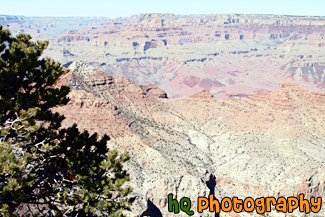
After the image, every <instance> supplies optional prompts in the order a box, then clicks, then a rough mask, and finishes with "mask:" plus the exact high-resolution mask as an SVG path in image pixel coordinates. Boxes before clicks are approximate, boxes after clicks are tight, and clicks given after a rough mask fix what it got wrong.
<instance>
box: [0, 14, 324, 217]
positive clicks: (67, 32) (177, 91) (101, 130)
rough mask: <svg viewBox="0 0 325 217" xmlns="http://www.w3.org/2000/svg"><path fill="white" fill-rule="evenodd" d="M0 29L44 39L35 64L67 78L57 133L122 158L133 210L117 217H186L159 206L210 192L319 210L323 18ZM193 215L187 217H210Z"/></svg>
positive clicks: (146, 17)
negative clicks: (103, 146) (103, 140)
mask: <svg viewBox="0 0 325 217" xmlns="http://www.w3.org/2000/svg"><path fill="white" fill-rule="evenodd" d="M0 24H2V25H4V26H7V27H8V28H9V29H10V30H11V31H12V32H13V34H17V33H18V32H27V33H29V34H31V35H32V37H33V40H49V42H50V45H49V47H48V49H47V50H46V51H45V53H44V56H49V57H51V58H54V59H55V60H58V61H60V62H61V63H62V64H63V65H64V66H65V67H67V68H69V70H70V72H69V73H67V74H65V75H64V76H62V77H61V79H60V80H59V82H58V83H57V85H58V86H60V85H69V86H70V87H71V92H70V94H69V98H70V99H71V100H70V102H69V103H68V104H67V105H66V106H64V107H60V108H57V109H56V111H57V112H59V113H61V114H64V116H65V117H66V119H65V120H64V122H63V127H68V126H71V125H72V124H73V123H77V125H78V128H80V129H81V130H88V131H89V132H91V133H98V134H99V135H100V136H102V135H104V134H108V135H110V137H111V140H110V142H109V144H108V145H109V147H110V148H112V149H113V148H116V149H118V150H119V151H121V152H123V151H126V152H128V153H129V155H130V157H131V159H130V161H129V162H128V163H127V165H126V168H127V170H128V171H129V173H130V176H131V183H130V184H131V185H132V186H133V187H134V192H133V195H134V196H135V197H136V200H135V203H134V205H133V207H132V211H131V212H128V213H127V216H140V215H141V213H145V212H149V211H148V209H149V207H150V206H154V207H155V208H156V209H158V210H160V212H161V213H162V215H163V216H187V215H186V214H184V213H180V214H177V215H173V214H172V213H169V212H168V208H167V195H168V194H170V193H172V194H173V195H174V197H176V198H177V199H180V198H182V197H184V196H185V197H188V198H190V199H191V201H193V202H195V201H196V200H197V197H198V196H205V197H206V196H207V195H208V194H209V193H211V191H213V192H214V195H215V197H216V198H218V199H222V198H224V197H233V196H237V197H239V198H245V197H253V198H258V197H267V196H274V197H279V196H297V195H299V194H300V193H303V194H305V196H306V197H307V198H310V197H322V198H323V207H324V205H325V204H324V203H325V201H324V198H325V157H324V156H325V127H324V126H325V124H324V123H325V93H324V90H325V49H324V46H325V40H324V35H325V18H324V17H303V16H301V17H293V16H280V15H238V14H229V15H226V14H224V15H193V16H179V15H174V14H141V15H136V16H132V17H126V18H116V19H108V18H104V17H103V18H100V17H98V18H91V17H90V18H77V17H74V18H51V17H48V18H37V17H19V16H0ZM211 182H212V183H214V184H211ZM211 186H213V187H211ZM196 208H197V207H196V204H195V203H194V204H193V205H192V210H194V211H195V215H194V216H215V215H214V214H213V213H208V212H204V213H203V214H200V215H199V214H198V213H197V212H196ZM267 215H268V216H294V217H296V216H301V214H300V213H292V214H288V215H285V214H283V213H277V212H272V213H268V214H267ZM318 215H319V216H324V215H325V211H324V208H322V210H321V212H320V213H319V214H318ZM221 216H222V217H238V216H240V217H241V216H242V217H244V216H259V215H258V214H256V213H255V212H253V213H239V214H237V213H232V212H230V213H221Z"/></svg>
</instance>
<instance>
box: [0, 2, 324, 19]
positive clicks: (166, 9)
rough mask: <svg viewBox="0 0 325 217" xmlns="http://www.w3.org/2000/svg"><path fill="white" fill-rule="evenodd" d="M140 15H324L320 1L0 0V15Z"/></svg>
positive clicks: (110, 16)
mask: <svg viewBox="0 0 325 217" xmlns="http://www.w3.org/2000/svg"><path fill="white" fill-rule="evenodd" d="M143 13H153V14H156V13H158V14H168V13H171V14H175V15H178V16H188V15H208V14H244V15H249V14H252V15H253V14H254V15H255V14H256V15H277V16H312V17H323V16H325V1H324V0H309V1H306V0H273V1H260V0H246V1H242V0H228V1H225V0H198V1H197V0H187V1H185V0H178V1H176V0H164V1H162V0H156V1H149V0H118V1H116V0H92V1H86V0H79V1H77V0H56V1H55V2H54V1H51V0H42V1H41V0H29V1H26V0H0V14H1V15H10V16H25V17H107V18H111V19H114V18H119V17H130V16H133V15H139V14H143Z"/></svg>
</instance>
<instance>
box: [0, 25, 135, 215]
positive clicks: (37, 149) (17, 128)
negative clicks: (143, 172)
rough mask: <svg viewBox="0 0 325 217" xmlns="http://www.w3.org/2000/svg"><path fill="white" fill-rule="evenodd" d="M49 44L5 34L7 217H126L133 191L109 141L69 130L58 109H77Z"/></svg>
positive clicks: (1, 71)
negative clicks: (70, 105)
mask: <svg viewBox="0 0 325 217" xmlns="http://www.w3.org/2000/svg"><path fill="white" fill-rule="evenodd" d="M47 46H48V42H47V41H43V42H42V41H37V42H33V41H31V37H30V36H29V35H27V34H22V33H20V34H18V35H17V36H15V37H13V36H11V34H10V31H9V30H3V28H2V26H0V120H1V124H0V215H1V216H77V214H78V216H79V217H80V216H122V211H123V210H129V209H130V206H131V203H132V202H133V198H131V197H130V193H131V191H132V188H131V187H129V186H126V184H127V182H128V181H129V179H130V178H129V175H128V173H127V172H126V171H125V170H124V169H123V163H124V162H126V161H127V160H128V159H129V157H128V155H127V154H126V153H122V154H118V152H117V151H116V150H109V149H108V148H107V141H108V140H109V137H108V136H106V135H105V136H103V137H102V138H100V139H99V138H98V136H97V134H94V135H89V133H88V132H87V131H84V132H80V131H79V130H78V129H77V127H76V125H74V126H72V127H70V128H67V129H64V128H62V127H61V122H62V120H63V119H64V117H63V116H62V115H60V114H58V113H54V112H53V111H52V108H55V107H57V106H63V105H66V104H67V103H68V101H69V99H68V97H67V94H68V93H69V91H70V89H69V87H67V86H62V87H60V88H58V87H55V82H56V81H57V80H58V79H59V77H60V76H61V75H62V74H64V73H66V72H67V70H66V69H64V68H62V66H61V65H60V64H59V63H57V62H55V61H54V60H52V59H50V58H41V55H42V52H43V51H44V49H46V48H47Z"/></svg>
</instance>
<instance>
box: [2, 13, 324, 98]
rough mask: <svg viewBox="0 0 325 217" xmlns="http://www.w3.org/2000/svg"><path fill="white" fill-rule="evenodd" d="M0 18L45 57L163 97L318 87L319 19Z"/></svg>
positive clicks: (321, 19)
mask: <svg viewBox="0 0 325 217" xmlns="http://www.w3.org/2000/svg"><path fill="white" fill-rule="evenodd" d="M0 23H1V24H4V25H9V28H10V29H11V30H12V31H13V32H14V33H17V32H19V31H23V32H26V33H29V34H31V35H32V36H33V37H34V39H42V40H44V39H46V40H49V41H50V46H49V48H48V49H47V51H46V55H49V56H50V57H53V58H55V59H56V60H58V61H60V62H62V63H63V64H67V65H68V64H69V63H71V61H83V62H86V63H88V64H90V65H92V66H95V67H97V68H99V69H100V70H102V71H104V72H106V73H108V74H111V75H119V76H124V77H126V78H128V79H131V80H134V81H136V82H137V83H138V84H149V83H151V84H154V85H156V86H158V87H160V88H162V89H163V90H165V91H166V92H167V94H168V96H169V97H177V96H189V95H192V94H194V93H196V92H199V91H201V90H203V89H206V90H209V91H210V92H211V93H213V95H215V96H217V97H229V96H247V95H251V94H254V93H260V92H265V91H271V90H274V89H278V88H279V87H280V86H281V84H282V83H283V82H285V81H287V80H293V81H295V82H296V83H298V84H299V85H300V86H301V87H305V88H307V89H309V90H313V91H318V92H324V91H325V80H324V79H325V73H324V70H325V49H324V46H325V39H324V35H325V18H324V17H294V16H276V15H237V14H231V15H202V16H176V15H173V14H142V15H138V16H132V17H127V18H118V19H108V18H91V17H89V18H78V17H74V18H31V17H8V16H1V17H0Z"/></svg>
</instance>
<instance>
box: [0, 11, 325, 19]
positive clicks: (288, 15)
mask: <svg viewBox="0 0 325 217" xmlns="http://www.w3.org/2000/svg"><path fill="white" fill-rule="evenodd" d="M141 14H160V15H162V14H173V15H175V16H177V17H182V16H207V15H258V16H261V15H264V16H287V17H324V18H325V15H324V16H319V15H290V14H258V13H257V14H252V13H214V14H211V13H210V14H174V13H150V12H146V13H139V14H132V15H129V16H119V17H109V16H87V15H80V16H77V15H76V16H45V15H44V16H26V15H21V14H0V16H16V17H29V18H109V19H118V18H127V17H133V16H139V15H141Z"/></svg>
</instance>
